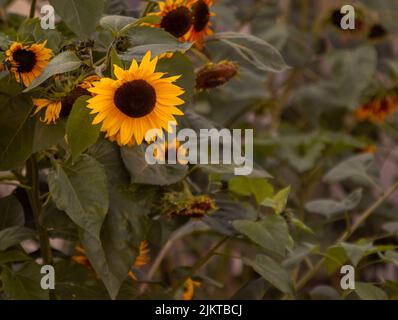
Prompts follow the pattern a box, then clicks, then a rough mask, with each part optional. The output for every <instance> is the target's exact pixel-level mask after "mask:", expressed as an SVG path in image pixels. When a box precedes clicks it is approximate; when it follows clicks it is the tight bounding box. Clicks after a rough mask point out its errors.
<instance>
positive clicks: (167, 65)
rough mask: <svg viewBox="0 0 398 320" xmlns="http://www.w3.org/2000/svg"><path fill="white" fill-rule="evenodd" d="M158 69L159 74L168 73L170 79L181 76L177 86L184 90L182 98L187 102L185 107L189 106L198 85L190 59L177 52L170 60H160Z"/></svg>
mask: <svg viewBox="0 0 398 320" xmlns="http://www.w3.org/2000/svg"><path fill="white" fill-rule="evenodd" d="M156 69H157V70H158V71H159V72H165V73H167V76H168V77H169V76H181V77H180V78H179V79H178V80H177V81H176V85H178V86H179V87H181V88H183V89H184V91H185V92H184V94H183V95H181V96H180V98H181V99H183V100H184V101H185V102H186V103H185V105H184V106H188V105H189V104H190V102H191V100H192V96H193V94H194V90H195V84H196V80H195V79H196V76H195V71H194V68H193V65H192V62H191V61H190V60H189V58H188V57H187V56H185V55H184V54H182V53H181V52H177V53H175V54H174V55H173V56H172V57H171V58H169V59H160V61H159V62H158V65H157V68H156ZM181 107H183V106H180V108H181Z"/></svg>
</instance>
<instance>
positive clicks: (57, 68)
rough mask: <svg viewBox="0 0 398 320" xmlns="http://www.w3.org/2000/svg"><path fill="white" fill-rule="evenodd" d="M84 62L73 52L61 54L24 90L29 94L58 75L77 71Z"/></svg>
mask: <svg viewBox="0 0 398 320" xmlns="http://www.w3.org/2000/svg"><path fill="white" fill-rule="evenodd" d="M81 64H82V62H81V61H80V59H79V58H78V57H77V56H76V54H75V53H74V52H72V51H65V52H61V53H60V54H59V55H57V56H56V57H54V58H53V59H52V60H51V61H50V63H49V64H48V65H47V66H46V67H45V68H44V70H43V72H42V73H41V74H40V76H38V77H37V78H35V79H33V81H32V82H31V83H30V85H29V86H28V87H27V88H26V89H25V90H24V92H28V91H30V90H32V89H34V88H36V87H37V86H39V85H41V84H42V83H43V82H44V81H46V80H47V79H49V78H50V77H52V76H54V75H56V74H62V73H66V72H70V71H73V70H76V69H77V68H79V67H80V66H81Z"/></svg>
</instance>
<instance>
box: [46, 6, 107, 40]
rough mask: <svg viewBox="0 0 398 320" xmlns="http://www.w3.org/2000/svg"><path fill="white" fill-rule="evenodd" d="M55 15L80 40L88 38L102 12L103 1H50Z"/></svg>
mask: <svg viewBox="0 0 398 320" xmlns="http://www.w3.org/2000/svg"><path fill="white" fill-rule="evenodd" d="M50 4H51V5H52V6H53V7H54V8H55V11H56V12H57V14H58V15H59V16H60V17H61V18H62V20H63V21H64V22H65V24H66V25H67V26H68V27H69V28H70V29H71V30H72V31H73V32H74V33H75V34H76V35H77V36H79V37H80V38H89V37H90V36H91V35H92V34H93V33H94V31H95V28H96V26H97V23H98V21H99V20H100V18H101V15H102V13H103V12H104V6H105V1H104V0H69V1H64V0H50Z"/></svg>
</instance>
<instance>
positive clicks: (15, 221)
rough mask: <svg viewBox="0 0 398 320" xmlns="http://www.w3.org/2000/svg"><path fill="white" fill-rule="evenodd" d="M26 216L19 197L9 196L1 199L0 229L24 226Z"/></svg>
mask: <svg viewBox="0 0 398 320" xmlns="http://www.w3.org/2000/svg"><path fill="white" fill-rule="evenodd" d="M24 223H25V216H24V212H23V208H22V206H21V204H20V203H19V201H18V199H17V198H15V197H14V196H8V197H5V198H1V199H0V230H3V229H5V228H9V227H15V226H23V225H24Z"/></svg>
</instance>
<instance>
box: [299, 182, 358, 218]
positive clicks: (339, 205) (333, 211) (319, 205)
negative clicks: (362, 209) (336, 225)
mask: <svg viewBox="0 0 398 320" xmlns="http://www.w3.org/2000/svg"><path fill="white" fill-rule="evenodd" d="M361 199H362V189H358V190H355V191H354V192H352V193H351V194H349V195H348V196H347V197H346V198H344V199H343V200H341V201H335V200H330V199H319V200H314V201H311V202H308V203H306V205H305V209H306V210H307V211H309V212H312V213H317V214H321V215H323V216H325V217H326V218H329V219H330V218H333V217H334V216H336V215H338V214H340V213H344V212H348V211H351V210H353V209H355V208H356V207H357V206H358V205H359V203H360V201H361Z"/></svg>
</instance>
